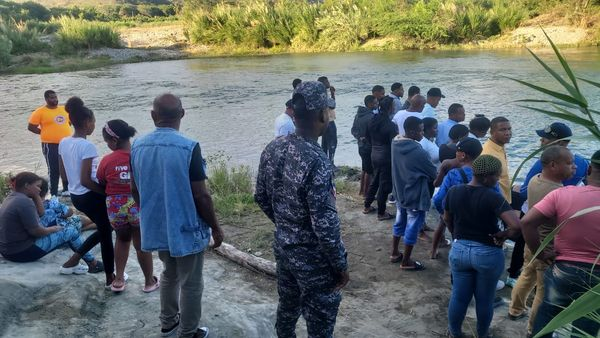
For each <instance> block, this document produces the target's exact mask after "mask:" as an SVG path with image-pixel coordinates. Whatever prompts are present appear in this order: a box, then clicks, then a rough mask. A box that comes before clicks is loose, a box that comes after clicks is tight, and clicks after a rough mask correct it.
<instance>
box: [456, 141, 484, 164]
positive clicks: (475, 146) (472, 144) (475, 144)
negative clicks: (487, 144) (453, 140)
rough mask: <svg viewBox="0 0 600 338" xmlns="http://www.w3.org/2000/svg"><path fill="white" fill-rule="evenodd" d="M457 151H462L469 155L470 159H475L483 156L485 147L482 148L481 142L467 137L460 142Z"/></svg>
mask: <svg viewBox="0 0 600 338" xmlns="http://www.w3.org/2000/svg"><path fill="white" fill-rule="evenodd" d="M456 151H461V152H463V153H465V154H467V155H469V157H470V158H472V159H474V158H477V157H478V156H479V155H481V152H482V151H483V147H482V146H481V142H479V140H476V139H474V138H472V137H466V138H464V139H462V140H461V141H460V142H458V144H457V145H456Z"/></svg>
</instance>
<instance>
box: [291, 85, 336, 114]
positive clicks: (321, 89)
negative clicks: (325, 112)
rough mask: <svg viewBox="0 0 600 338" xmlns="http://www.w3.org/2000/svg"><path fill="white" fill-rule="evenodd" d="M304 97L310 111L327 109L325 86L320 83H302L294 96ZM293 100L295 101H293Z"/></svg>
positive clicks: (295, 90)
mask: <svg viewBox="0 0 600 338" xmlns="http://www.w3.org/2000/svg"><path fill="white" fill-rule="evenodd" d="M296 95H302V97H303V98H304V102H305V103H306V109H308V110H322V109H325V108H327V103H328V102H327V101H328V100H327V92H326V91H325V86H323V84H322V83H321V82H318V81H304V82H301V83H300V84H299V85H298V86H297V87H296V89H294V96H296ZM292 100H293V99H292Z"/></svg>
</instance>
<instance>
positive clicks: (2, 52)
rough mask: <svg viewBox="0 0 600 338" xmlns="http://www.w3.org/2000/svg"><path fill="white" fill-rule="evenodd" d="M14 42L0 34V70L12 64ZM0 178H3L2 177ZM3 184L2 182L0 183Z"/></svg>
mask: <svg viewBox="0 0 600 338" xmlns="http://www.w3.org/2000/svg"><path fill="white" fill-rule="evenodd" d="M11 49H12V42H11V41H10V40H9V39H8V38H7V37H6V36H4V35H1V34H0V69H1V68H4V67H6V66H8V65H9V64H10V51H11ZM0 178H2V177H1V176H0ZM0 184H2V182H0Z"/></svg>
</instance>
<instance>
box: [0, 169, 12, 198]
mask: <svg viewBox="0 0 600 338" xmlns="http://www.w3.org/2000/svg"><path fill="white" fill-rule="evenodd" d="M9 179H10V175H9V174H2V173H0V203H2V201H4V198H5V197H6V196H8V194H9V193H10V186H9Z"/></svg>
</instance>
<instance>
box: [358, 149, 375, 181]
mask: <svg viewBox="0 0 600 338" xmlns="http://www.w3.org/2000/svg"><path fill="white" fill-rule="evenodd" d="M358 154H359V155H360V159H361V162H362V163H361V168H362V171H364V172H366V173H367V174H369V175H373V162H372V161H371V147H370V146H362V147H358Z"/></svg>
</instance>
